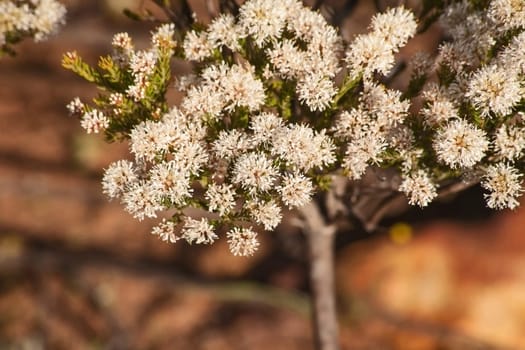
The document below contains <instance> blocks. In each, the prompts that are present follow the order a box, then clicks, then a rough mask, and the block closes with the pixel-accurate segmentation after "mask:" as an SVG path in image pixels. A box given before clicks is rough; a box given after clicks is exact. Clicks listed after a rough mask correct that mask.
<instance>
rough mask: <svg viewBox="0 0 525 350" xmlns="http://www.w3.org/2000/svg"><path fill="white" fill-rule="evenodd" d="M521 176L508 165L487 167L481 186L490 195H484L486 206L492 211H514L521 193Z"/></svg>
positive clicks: (501, 164)
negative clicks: (506, 209)
mask: <svg viewBox="0 0 525 350" xmlns="http://www.w3.org/2000/svg"><path fill="white" fill-rule="evenodd" d="M521 177H522V174H520V173H519V172H518V170H517V169H516V168H514V167H512V166H510V165H508V164H505V163H498V164H495V165H491V166H489V167H488V169H487V171H486V174H485V175H484V176H483V180H482V181H481V186H482V187H483V188H484V189H486V190H488V191H489V192H490V193H488V194H485V199H486V201H487V206H488V207H489V208H492V209H505V208H509V209H514V208H516V207H517V206H519V204H520V203H519V202H518V198H519V197H520V196H521V193H522V192H523V188H522V185H521V183H522V181H521Z"/></svg>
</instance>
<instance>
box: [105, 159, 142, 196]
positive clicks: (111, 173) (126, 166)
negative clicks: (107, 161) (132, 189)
mask: <svg viewBox="0 0 525 350" xmlns="http://www.w3.org/2000/svg"><path fill="white" fill-rule="evenodd" d="M137 181H138V176H137V173H136V171H135V167H134V164H133V163H132V162H130V161H128V160H119V161H116V162H114V163H112V164H111V165H110V166H109V167H108V168H107V169H106V170H105V171H104V177H103V178H102V191H103V192H104V193H105V194H106V195H107V196H108V197H109V198H118V197H120V196H121V195H122V194H123V193H124V192H125V191H126V190H127V189H128V187H129V186H130V185H131V184H133V183H135V182H137Z"/></svg>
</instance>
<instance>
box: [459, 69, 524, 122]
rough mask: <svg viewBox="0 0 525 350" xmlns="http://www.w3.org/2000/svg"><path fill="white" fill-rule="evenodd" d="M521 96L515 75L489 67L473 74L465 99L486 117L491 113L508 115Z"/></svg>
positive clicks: (522, 91)
mask: <svg viewBox="0 0 525 350" xmlns="http://www.w3.org/2000/svg"><path fill="white" fill-rule="evenodd" d="M523 94H524V89H523V88H522V87H521V86H520V82H519V80H518V79H517V77H516V76H515V75H513V74H508V73H507V71H506V69H505V68H501V67H497V66H494V65H490V66H485V67H483V68H481V69H480V70H478V71H477V72H476V73H475V74H474V76H473V77H472V80H471V81H470V84H469V87H468V91H467V93H466V97H468V98H469V99H470V100H471V101H472V104H473V105H474V107H476V108H477V109H479V110H480V111H481V115H482V116H484V117H486V116H488V115H489V113H490V112H491V111H492V112H494V113H496V114H498V115H503V116H505V115H507V114H509V113H510V112H511V111H512V107H513V106H514V105H515V104H517V103H518V102H519V101H520V100H521V99H522V98H523Z"/></svg>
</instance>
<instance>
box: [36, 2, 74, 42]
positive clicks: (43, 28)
mask: <svg viewBox="0 0 525 350" xmlns="http://www.w3.org/2000/svg"><path fill="white" fill-rule="evenodd" d="M32 3H33V5H35V9H34V14H33V16H32V23H31V26H32V28H31V29H32V30H33V31H34V32H35V34H34V38H35V41H37V42H38V41H42V40H44V39H46V38H47V37H48V36H49V35H52V34H55V33H56V32H57V31H58V28H60V26H61V25H63V24H64V23H65V21H66V20H65V16H66V8H65V7H64V5H62V4H61V3H60V2H58V1H55V0H32Z"/></svg>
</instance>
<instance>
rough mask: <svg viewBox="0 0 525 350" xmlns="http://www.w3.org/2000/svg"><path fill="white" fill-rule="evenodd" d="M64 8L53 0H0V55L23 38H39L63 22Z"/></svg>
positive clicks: (52, 31) (10, 51)
mask: <svg viewBox="0 0 525 350" xmlns="http://www.w3.org/2000/svg"><path fill="white" fill-rule="evenodd" d="M65 15H66V8H65V7H64V6H63V5H62V4H60V3H59V2H58V1H56V0H0V56H1V55H2V54H4V53H13V50H12V48H11V47H10V45H11V44H15V43H17V42H19V41H20V40H22V39H23V38H25V37H32V38H33V39H34V40H35V41H42V40H44V39H46V38H47V37H48V36H50V35H52V34H55V33H56V32H57V30H58V28H59V27H60V26H61V25H63V24H64V23H65Z"/></svg>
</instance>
